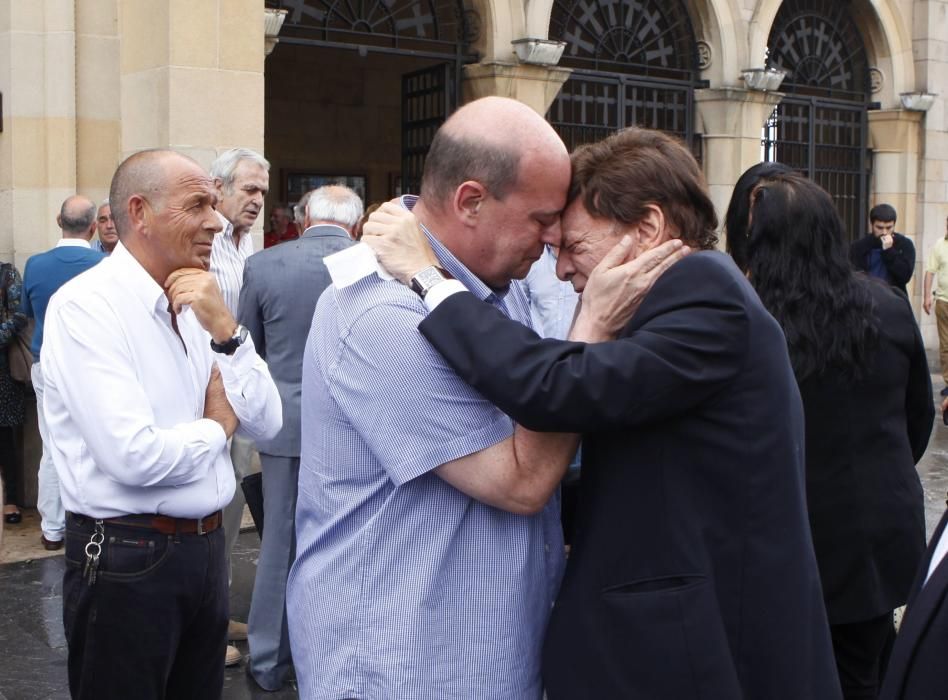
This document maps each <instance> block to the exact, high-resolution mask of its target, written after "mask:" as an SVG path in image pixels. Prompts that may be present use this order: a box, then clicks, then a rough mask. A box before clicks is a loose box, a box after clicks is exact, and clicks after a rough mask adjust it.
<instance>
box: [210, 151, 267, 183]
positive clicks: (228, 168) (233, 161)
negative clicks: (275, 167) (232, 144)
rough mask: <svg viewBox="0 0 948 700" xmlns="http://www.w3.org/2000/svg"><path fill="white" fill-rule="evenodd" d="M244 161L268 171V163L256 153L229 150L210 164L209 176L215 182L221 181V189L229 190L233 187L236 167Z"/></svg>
mask: <svg viewBox="0 0 948 700" xmlns="http://www.w3.org/2000/svg"><path fill="white" fill-rule="evenodd" d="M244 160H249V161H250V162H251V163H256V164H257V165H259V166H260V167H262V168H263V169H264V170H267V171H269V170H270V161H268V160H267V159H266V158H264V157H263V156H262V155H260V154H259V153H257V152H256V151H252V150H250V149H249V148H231V149H229V150H227V151H224V152H223V153H221V154H220V155H219V156H217V158H215V159H214V162H213V163H211V170H210V175H211V177H212V178H214V179H215V180H220V181H221V187H222V188H223V189H225V190H230V189H231V188H232V187H233V186H234V173H235V172H236V171H237V166H238V165H240V163H241V161H244Z"/></svg>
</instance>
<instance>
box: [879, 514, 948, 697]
mask: <svg viewBox="0 0 948 700" xmlns="http://www.w3.org/2000/svg"><path fill="white" fill-rule="evenodd" d="M946 525H948V512H946V513H945V514H944V515H943V516H942V518H941V522H940V523H938V527H937V528H935V534H933V535H932V539H931V542H930V543H929V545H928V552H927V554H926V555H925V559H924V561H923V562H922V566H921V567H920V568H919V570H918V576H917V577H916V578H915V583H914V584H912V594H911V596H910V597H909V601H908V608H907V609H906V611H905V616H904V617H903V618H902V626H901V627H900V628H899V636H898V637H896V640H895V647H894V648H893V649H892V655H891V656H890V657H889V666H888V668H887V670H886V675H885V682H884V683H883V684H882V692H881V693H880V695H879V697H880V700H944V698H945V697H948V663H946V659H948V558H946V559H942V561H941V564H939V565H938V567H937V568H936V569H935V571H934V572H932V577H931V580H929V582H928V583H927V584H926V585H925V586H924V587H922V583H923V582H924V581H925V576H926V575H927V574H928V567H929V565H930V563H931V560H932V554H933V553H934V551H935V547H936V546H937V545H938V540H939V539H941V534H942V532H944V530H945V526H946Z"/></svg>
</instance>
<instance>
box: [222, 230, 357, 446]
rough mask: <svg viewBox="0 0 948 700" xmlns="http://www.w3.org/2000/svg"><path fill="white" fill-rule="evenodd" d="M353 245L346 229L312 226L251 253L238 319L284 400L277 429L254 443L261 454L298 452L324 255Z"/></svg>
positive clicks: (324, 277) (324, 282) (325, 281)
mask: <svg viewBox="0 0 948 700" xmlns="http://www.w3.org/2000/svg"><path fill="white" fill-rule="evenodd" d="M354 244H355V241H353V240H352V238H351V237H350V236H349V234H348V232H346V230H345V229H344V228H340V227H339V226H311V227H310V228H308V229H306V230H305V231H304V232H303V235H302V236H301V237H300V238H297V239H295V240H292V241H286V242H284V243H281V244H280V245H277V246H273V247H272V248H266V249H264V250H261V251H260V252H259V253H254V254H253V255H251V256H250V257H249V258H247V262H246V263H245V264H244V282H243V286H242V287H241V288H240V303H239V305H238V307H237V318H238V321H239V322H240V323H241V324H242V325H243V326H244V327H245V328H247V330H249V331H250V335H251V336H252V337H253V344H254V346H256V348H257V352H258V353H259V354H260V357H262V358H263V359H264V360H266V361H267V366H268V367H269V368H270V375H271V376H272V377H273V381H274V383H275V384H276V385H277V389H278V390H279V392H280V399H281V401H282V402H283V427H282V428H281V429H280V432H279V433H277V434H276V436H275V437H274V438H273V439H272V440H266V441H261V442H258V443H257V449H258V450H260V451H261V452H263V453H264V454H269V455H276V456H279V457H297V458H298V457H299V456H300V393H301V389H300V384H301V377H302V373H303V349H304V348H305V346H306V336H307V335H308V334H309V327H310V324H311V323H312V321H313V311H314V310H315V308H316V301H317V300H318V299H319V295H320V294H322V292H323V290H324V289H325V288H326V287H328V286H329V285H330V284H332V280H331V279H330V278H329V272H328V271H327V270H326V265H325V264H324V263H323V258H324V257H325V256H327V255H332V254H333V253H336V252H338V251H340V250H342V249H344V248H348V247H349V246H351V245H354Z"/></svg>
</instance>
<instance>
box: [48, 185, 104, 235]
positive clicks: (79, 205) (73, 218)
mask: <svg viewBox="0 0 948 700" xmlns="http://www.w3.org/2000/svg"><path fill="white" fill-rule="evenodd" d="M95 212H96V209H95V204H94V203H93V202H92V200H91V199H89V198H88V197H83V196H82V195H80V194H75V195H73V196H72V197H67V198H66V201H65V202H63V205H62V206H61V207H60V208H59V216H58V217H56V223H58V224H59V227H60V228H61V229H62V230H63V236H65V237H66V238H70V237H82V236H85V237H86V238H91V237H92V233H93V229H94V227H95Z"/></svg>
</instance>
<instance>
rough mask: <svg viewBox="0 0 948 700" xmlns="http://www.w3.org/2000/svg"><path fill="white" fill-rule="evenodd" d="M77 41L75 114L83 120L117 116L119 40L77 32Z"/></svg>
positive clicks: (119, 101)
mask: <svg viewBox="0 0 948 700" xmlns="http://www.w3.org/2000/svg"><path fill="white" fill-rule="evenodd" d="M77 44H78V45H77V58H76V114H77V116H78V117H80V118H85V119H104V120H118V119H120V118H121V114H122V108H121V99H120V96H119V92H120V91H119V86H120V84H121V75H120V73H119V52H120V46H119V40H118V39H117V38H112V37H105V36H89V35H80V36H79V37H78V39H77Z"/></svg>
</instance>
